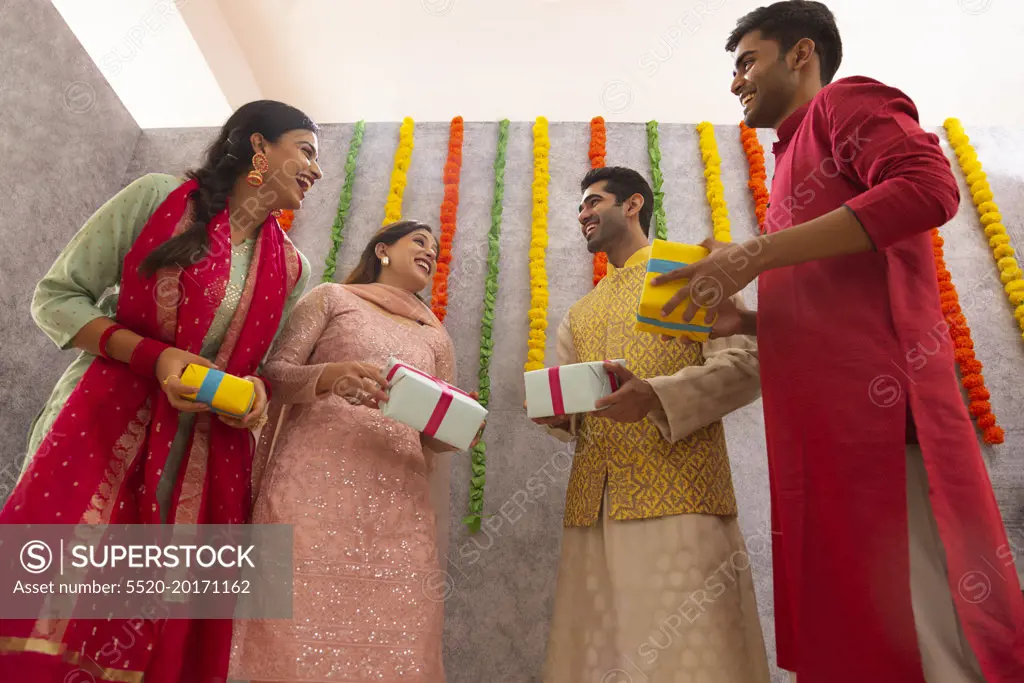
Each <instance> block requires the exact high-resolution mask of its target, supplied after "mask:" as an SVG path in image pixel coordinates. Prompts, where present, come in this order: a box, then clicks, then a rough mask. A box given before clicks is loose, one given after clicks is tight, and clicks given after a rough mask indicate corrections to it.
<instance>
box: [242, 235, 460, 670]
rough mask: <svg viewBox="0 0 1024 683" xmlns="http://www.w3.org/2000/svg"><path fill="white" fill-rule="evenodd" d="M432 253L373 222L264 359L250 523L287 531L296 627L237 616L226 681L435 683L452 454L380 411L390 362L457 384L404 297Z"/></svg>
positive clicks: (429, 265)
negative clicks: (264, 426) (343, 273)
mask: <svg viewBox="0 0 1024 683" xmlns="http://www.w3.org/2000/svg"><path fill="white" fill-rule="evenodd" d="M436 255H437V242H436V241H435V239H434V236H433V234H432V233H431V230H430V228H429V227H427V226H425V225H422V224H420V223H416V222H412V221H402V222H399V223H395V224H392V225H389V226H386V227H385V228H383V229H382V230H381V231H380V232H379V233H378V234H377V235H376V236H375V237H374V238H373V239H372V240H371V241H370V243H369V244H368V245H367V246H366V249H365V250H364V251H363V255H362V258H361V260H360V262H359V265H358V266H356V268H355V270H354V271H353V272H352V274H351V275H350V276H349V278H348V279H347V280H346V282H345V284H334V283H329V284H321V285H319V286H317V287H315V288H314V289H313V290H312V291H310V292H309V294H307V295H306V296H305V297H304V298H303V299H302V300H301V301H299V303H298V304H297V305H296V307H295V310H294V312H293V313H292V316H291V319H290V320H289V323H288V325H287V327H286V328H285V329H284V330H283V331H282V333H281V338H280V339H279V341H278V343H277V345H276V347H275V349H274V351H273V352H272V353H271V356H270V358H269V359H268V361H267V363H266V369H265V372H266V377H267V379H268V380H269V382H270V385H271V388H272V390H273V397H274V398H273V404H274V408H275V409H276V412H273V413H272V414H271V425H273V426H274V427H275V428H274V429H268V430H267V432H266V433H264V434H263V435H262V438H261V448H260V451H261V454H265V456H264V457H266V461H265V466H263V467H262V473H260V472H259V471H256V472H255V473H254V476H255V477H257V479H256V487H257V492H256V502H255V509H254V511H253V520H252V521H253V524H291V525H294V529H295V540H294V551H293V552H294V562H295V564H294V602H293V618H292V619H291V620H290V621H270V620H266V621H260V620H254V621H236V624H235V638H234V644H233V652H232V667H231V675H232V677H234V678H240V679H244V680H252V681H275V682H276V681H306V682H308V681H347V682H357V681H375V682H376V683H391V682H395V683H397V682H398V681H403V682H405V683H442V682H443V681H444V667H443V664H442V641H441V639H442V632H443V615H444V602H443V597H444V596H443V595H439V594H438V593H437V591H436V590H431V588H432V587H433V586H436V585H438V583H439V582H438V578H439V576H440V573H441V571H442V569H441V567H442V565H441V561H439V558H443V550H442V551H441V552H439V538H440V541H441V542H442V545H443V544H444V541H445V539H446V536H447V533H446V530H447V517H448V514H447V511H448V475H449V471H448V470H449V459H448V458H449V457H450V454H446V453H445V451H450V450H453V449H450V448H449V447H447V446H445V445H444V444H440V443H438V442H435V441H433V440H431V439H429V438H427V437H422V436H421V434H420V433H419V432H417V431H416V430H414V429H412V428H410V427H407V426H405V425H403V424H401V423H399V422H396V421H394V420H391V419H389V418H386V417H384V416H383V415H382V414H381V412H380V410H379V409H378V407H377V402H378V401H380V400H384V399H386V398H387V396H386V394H384V392H383V389H384V388H385V386H386V379H385V378H384V377H383V376H382V374H381V373H382V369H383V368H384V367H385V366H386V364H387V361H388V359H389V357H392V356H393V357H395V358H398V359H399V360H402V361H403V362H406V363H409V364H410V365H413V366H415V367H417V368H419V369H420V370H422V371H424V372H427V373H429V374H431V375H434V376H435V377H438V378H440V379H443V380H445V381H449V382H454V377H455V358H454V347H453V345H452V341H451V338H450V337H449V336H448V333H447V332H446V331H445V330H444V328H443V327H442V326H441V323H440V322H439V321H438V319H437V318H436V317H435V316H434V315H433V313H431V311H430V308H428V307H427V305H426V304H425V303H423V301H422V300H420V298H419V297H418V295H417V292H419V291H421V290H423V289H425V288H426V287H428V286H429V285H430V283H431V279H432V275H433V273H434V267H435V259H436ZM432 499H433V500H432ZM439 530H442V531H440V532H439ZM442 561H443V560H442Z"/></svg>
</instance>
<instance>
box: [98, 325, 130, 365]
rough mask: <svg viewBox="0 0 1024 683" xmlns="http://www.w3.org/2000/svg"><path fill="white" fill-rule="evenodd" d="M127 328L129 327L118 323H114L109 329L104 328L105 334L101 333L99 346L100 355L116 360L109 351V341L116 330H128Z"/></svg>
mask: <svg viewBox="0 0 1024 683" xmlns="http://www.w3.org/2000/svg"><path fill="white" fill-rule="evenodd" d="M126 329H128V328H127V327H125V326H124V325H118V324H117V323H114V324H113V325H111V326H110V327H108V328H107V329H105V330H103V334H101V335H100V346H99V351H100V355H101V356H102V357H104V358H106V359H107V360H114V359H113V358H111V357H110V354H109V353H107V342H109V341H110V337H112V336H113V334H114V333H115V332H117V331H118V330H126Z"/></svg>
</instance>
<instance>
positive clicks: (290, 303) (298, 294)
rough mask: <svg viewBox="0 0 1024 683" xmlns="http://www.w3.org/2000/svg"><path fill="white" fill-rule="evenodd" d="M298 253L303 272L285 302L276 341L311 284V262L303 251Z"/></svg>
mask: <svg viewBox="0 0 1024 683" xmlns="http://www.w3.org/2000/svg"><path fill="white" fill-rule="evenodd" d="M296 251H297V252H298V254H299V262H300V263H302V272H301V273H300V274H299V281H298V282H296V283H295V288H294V289H292V291H291V294H289V295H288V299H287V300H286V301H285V302H284V312H283V313H282V314H281V324H280V325H278V326H277V334H275V335H274V341H277V338H278V336H280V334H281V330H283V329H284V326H285V325H286V324H287V323H288V317H289V316H291V314H292V310H293V309H294V308H295V304H296V303H297V302H298V300H299V299H301V298H302V295H303V294H305V293H306V286H307V285H308V284H309V278H310V272H309V261H308V260H307V259H306V257H305V256H304V255H303V253H302V252H301V251H298V249H296Z"/></svg>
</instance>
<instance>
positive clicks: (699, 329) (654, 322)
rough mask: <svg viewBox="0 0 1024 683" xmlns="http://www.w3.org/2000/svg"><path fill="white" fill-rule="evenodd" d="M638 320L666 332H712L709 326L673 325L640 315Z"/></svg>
mask: <svg viewBox="0 0 1024 683" xmlns="http://www.w3.org/2000/svg"><path fill="white" fill-rule="evenodd" d="M636 319H637V320H638V321H639V322H642V323H647V324H648V325H654V326H655V327H663V328H665V329H666V330H682V331H685V332H710V331H711V328H710V327H709V326H707V325H693V324H690V323H671V322H669V321H667V320H659V319H658V318H647V317H644V316H642V315H638V316H637V317H636Z"/></svg>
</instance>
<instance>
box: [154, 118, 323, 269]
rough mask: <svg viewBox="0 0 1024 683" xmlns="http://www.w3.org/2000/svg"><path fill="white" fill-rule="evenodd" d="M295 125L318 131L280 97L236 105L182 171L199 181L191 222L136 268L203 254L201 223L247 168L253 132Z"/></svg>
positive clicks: (189, 261)
mask: <svg viewBox="0 0 1024 683" xmlns="http://www.w3.org/2000/svg"><path fill="white" fill-rule="evenodd" d="M299 129H301V130H308V131H312V132H314V133H316V132H318V131H319V128H318V127H317V125H316V124H315V123H313V121H312V119H310V118H309V117H308V116H306V115H305V114H304V113H302V112H301V111H299V110H298V109H296V108H295V107H291V106H289V105H287V104H284V103H283V102H276V101H274V100H257V101H255V102H249V103H248V104H245V105H242V106H241V107H239V108H238V110H237V111H236V112H235V113H234V114H232V115H231V118H229V119H228V120H227V122H226V123H225V124H224V126H223V127H222V128H221V131H220V134H219V135H218V136H217V138H216V140H214V141H213V142H212V143H211V144H210V146H209V148H208V149H207V150H206V159H205V161H204V163H203V165H202V166H201V167H200V168H198V169H194V170H190V171H188V172H187V173H186V177H188V178H190V179H195V180H196V181H197V182H198V184H199V187H198V188H197V189H196V190H194V191H193V192H192V193H191V195H189V197H190V199H192V206H193V212H194V216H193V219H192V225H190V226H189V227H188V228H187V229H186V230H185V231H184V232H182V233H181V234H180V235H178V236H177V237H172V238H171V239H169V240H167V241H166V242H164V243H163V244H161V245H160V246H159V247H157V248H156V249H154V250H153V251H152V252H150V254H149V255H148V256H147V257H146V259H145V260H144V261H143V262H142V265H141V267H140V270H141V271H142V273H143V274H144V275H147V276H151V275H153V274H155V273H156V271H157V270H159V269H160V268H165V267H168V266H177V267H179V268H187V267H188V266H191V265H193V264H196V263H198V262H199V261H201V260H202V259H203V258H205V257H206V255H207V254H208V253H209V249H210V244H209V237H208V236H207V234H206V228H207V225H208V224H209V222H210V221H211V220H212V219H213V217H214V216H216V215H217V214H219V213H220V212H221V211H223V210H224V208H225V207H226V206H227V204H228V196H229V195H230V194H231V190H232V189H234V187H235V183H236V182H237V181H238V178H239V176H241V175H243V174H245V173H248V172H249V170H250V168H251V165H252V157H253V155H254V154H255V150H254V149H253V147H252V140H251V138H252V135H253V133H260V134H261V135H262V136H263V137H264V138H266V139H267V141H269V142H276V141H277V140H278V139H279V138H280V137H281V135H282V134H283V133H287V132H288V131H292V130H299Z"/></svg>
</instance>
